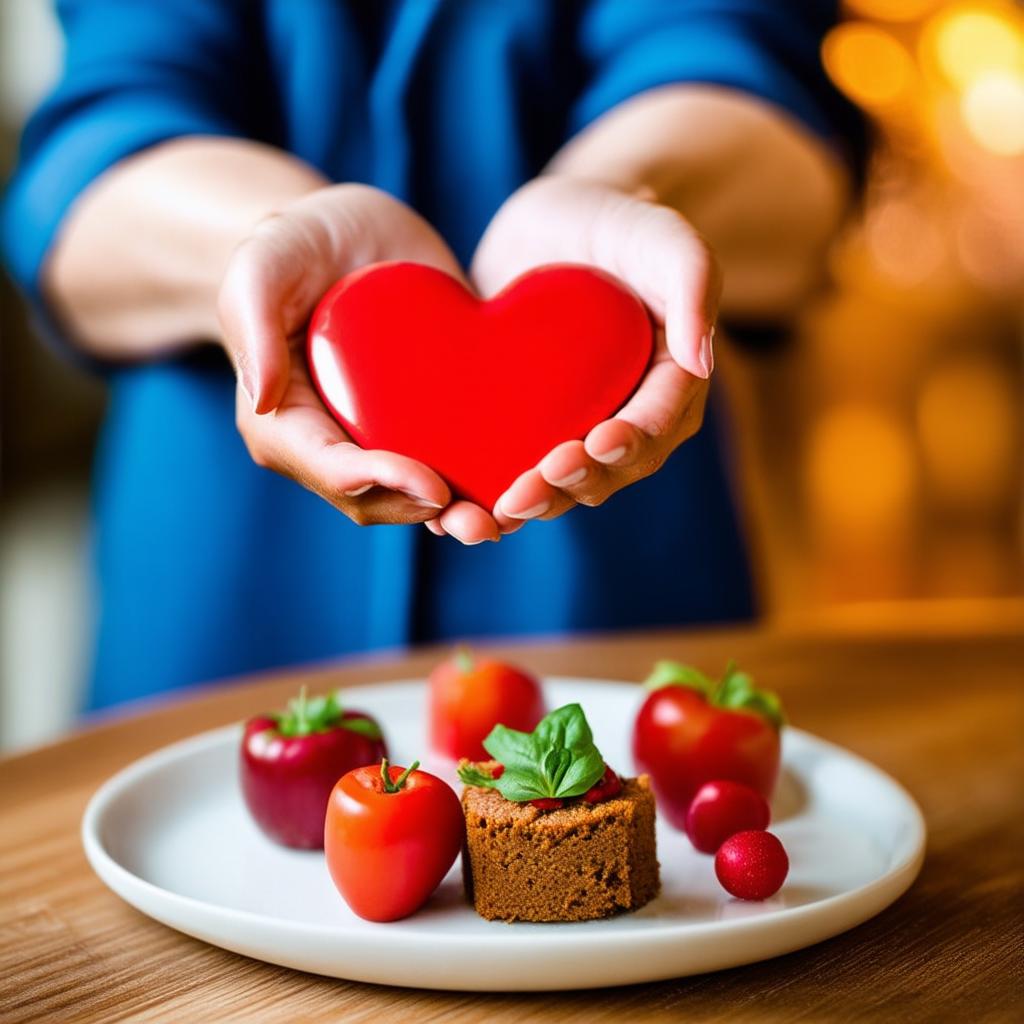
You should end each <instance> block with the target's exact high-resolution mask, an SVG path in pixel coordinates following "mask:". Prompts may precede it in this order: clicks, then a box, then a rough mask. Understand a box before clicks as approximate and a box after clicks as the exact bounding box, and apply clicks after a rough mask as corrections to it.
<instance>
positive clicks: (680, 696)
mask: <svg viewBox="0 0 1024 1024" xmlns="http://www.w3.org/2000/svg"><path fill="white" fill-rule="evenodd" d="M648 685H649V686H651V685H656V686H657V688H656V689H654V690H653V692H652V693H651V694H650V695H649V696H648V697H647V699H646V700H645V701H644V703H643V705H642V706H641V708H640V711H639V712H638V714H637V718H636V722H635V724H634V727H633V759H634V761H635V763H636V766H637V769H638V770H639V771H642V772H646V773H647V774H648V775H650V777H651V786H652V788H653V789H654V795H655V796H656V797H657V800H658V806H659V809H660V810H661V812H662V813H663V814H664V816H665V818H666V819H667V820H668V821H669V822H670V823H671V824H672V825H673V826H675V827H676V828H677V829H679V830H680V831H685V830H686V812H687V811H688V810H689V808H690V802H691V801H692V800H693V797H694V795H695V794H696V792H697V790H698V789H700V787H701V786H703V785H704V783H705V782H711V781H712V780H716V779H717V780H728V781H731V782H740V783H742V784H743V785H745V786H750V787H751V789H754V790H756V791H757V792H758V793H760V794H761V795H762V796H763V797H765V799H770V798H771V794H772V790H773V789H774V788H775V781H776V779H777V778H778V774H779V762H780V758H781V749H782V748H781V743H780V738H779V732H780V726H781V722H782V716H781V710H780V708H779V706H778V701H777V699H776V698H775V697H774V695H772V694H768V693H765V692H763V691H760V690H756V689H754V688H753V685H752V684H751V683H750V681H749V677H747V676H746V675H744V674H743V673H739V672H736V671H735V670H734V669H733V668H732V667H730V668H729V669H728V670H727V671H726V674H725V676H723V678H722V679H721V680H719V681H717V682H715V681H713V680H709V679H707V677H705V676H703V675H702V674H701V673H698V672H696V671H695V670H693V669H688V668H687V667H686V666H681V665H675V664H674V663H671V662H665V663H661V664H659V665H658V666H656V667H655V672H654V674H653V675H652V677H651V680H649V681H648Z"/></svg>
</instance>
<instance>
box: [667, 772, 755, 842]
mask: <svg viewBox="0 0 1024 1024" xmlns="http://www.w3.org/2000/svg"><path fill="white" fill-rule="evenodd" d="M770 821H771V810H770V809H769V807H768V801H767V800H765V798H764V797H763V796H761V794H760V793H758V792H757V790H756V789H751V788H750V787H749V786H744V785H743V784H742V783H740V782H729V781H727V780H724V779H719V780H716V781H714V782H705V783H704V785H703V786H701V787H700V789H698V790H697V793H696V795H695V796H694V798H693V800H692V801H691V802H690V809H689V810H688V811H687V812H686V834H687V835H688V836H689V837H690V842H691V843H693V845H694V846H695V847H696V848H697V849H698V850H700V852H701V853H714V852H715V851H716V850H717V849H718V848H719V847H720V846H721V845H722V843H724V842H725V841H726V839H728V838H729V836H734V835H736V833H737V832H746V831H748V830H749V829H759V830H760V829H766V828H767V827H768V823H769V822H770Z"/></svg>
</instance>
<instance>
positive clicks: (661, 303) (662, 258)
mask: <svg viewBox="0 0 1024 1024" xmlns="http://www.w3.org/2000/svg"><path fill="white" fill-rule="evenodd" d="M593 244H594V247H595V251H596V252H597V253H599V254H600V257H599V261H600V263H601V264H602V265H603V264H605V263H610V264H612V265H613V266H614V270H613V272H614V273H616V274H618V276H619V277H621V278H622V280H624V281H625V282H626V283H627V284H628V285H630V287H632V288H633V290H634V291H635V292H636V293H637V294H638V295H639V296H640V298H641V299H643V300H644V302H645V303H646V305H647V306H648V307H649V308H650V309H651V310H652V312H653V313H654V315H655V317H656V318H657V319H658V320H659V321H660V322H661V323H662V324H663V325H664V328H665V338H666V342H667V345H668V351H669V353H670V354H671V356H672V358H673V359H674V360H675V361H676V363H677V364H678V365H679V366H681V367H682V368H683V369H685V370H688V371H689V372H690V373H692V374H693V375H694V376H696V377H701V378H705V379H706V378H708V377H710V376H711V373H712V370H713V368H714V356H713V349H712V341H713V335H712V330H713V327H714V323H715V317H716V315H717V312H718V299H719V295H720V293H721V275H720V272H719V269H718V264H717V262H716V261H715V258H714V255H713V254H712V252H711V249H710V248H709V247H708V245H707V243H706V242H705V241H704V239H703V238H701V236H700V235H699V234H698V233H697V232H696V231H695V230H694V228H693V227H692V226H691V225H690V223H689V222H688V221H687V220H686V218H684V217H683V216H682V215H681V214H679V213H677V212H676V211H675V210H673V209H670V208H669V207H667V206H661V205H659V204H657V203H651V202H646V201H644V200H641V199H635V198H627V199H624V200H622V202H621V203H620V204H619V205H618V206H617V207H616V208H615V210H614V214H610V215H609V216H608V218H607V221H606V223H599V224H598V226H597V227H596V229H595V235H594V241H593Z"/></svg>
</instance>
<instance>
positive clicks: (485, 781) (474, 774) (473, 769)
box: [459, 764, 498, 789]
mask: <svg viewBox="0 0 1024 1024" xmlns="http://www.w3.org/2000/svg"><path fill="white" fill-rule="evenodd" d="M459 778H460V779H461V780H462V781H463V782H464V783H465V784H466V785H467V786H483V787H484V788H485V789H495V788H496V787H497V784H498V783H497V779H495V778H494V776H493V775H488V774H487V772H485V771H481V770H480V769H479V768H477V766H476V765H475V764H463V765H460V766H459Z"/></svg>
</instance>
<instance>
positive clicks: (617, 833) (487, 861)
mask: <svg viewBox="0 0 1024 1024" xmlns="http://www.w3.org/2000/svg"><path fill="white" fill-rule="evenodd" d="M481 767H482V768H484V769H487V768H488V767H489V766H488V765H486V764H485V765H481ZM462 809H463V811H464V812H465V815H466V845H465V849H464V850H463V855H462V871H463V878H464V879H465V884H466V895H467V896H468V898H469V899H470V900H471V901H472V903H473V905H474V907H475V908H476V912H477V913H478V914H479V915H480V916H481V917H486V918H488V919H489V920H501V921H589V920H593V919H594V918H599V917H609V916H611V915H612V914H618V913H621V912H622V911H627V910H638V909H639V908H640V907H642V906H643V905H644V904H645V903H648V902H649V901H650V900H652V899H653V898H654V897H655V896H656V895H657V894H658V890H659V888H660V884H661V883H660V880H659V877H658V858H657V852H656V849H655V840H654V795H653V794H652V793H651V789H650V786H649V785H648V782H647V776H646V775H641V776H640V778H638V779H623V780H622V792H621V793H620V794H619V795H618V796H615V797H612V798H611V799H609V800H605V801H603V802H602V803H597V804H589V803H586V802H585V801H582V800H579V801H575V802H573V803H571V804H569V805H567V806H565V807H562V808H559V809H558V810H553V811H542V810H539V809H538V808H536V807H534V806H532V805H531V804H528V803H522V804H520V803H513V802H512V801H511V800H506V799H505V798H504V797H503V796H502V795H501V794H500V793H499V792H497V790H494V789H485V788H482V787H478V786H467V787H466V788H465V790H464V791H463V794H462Z"/></svg>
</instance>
